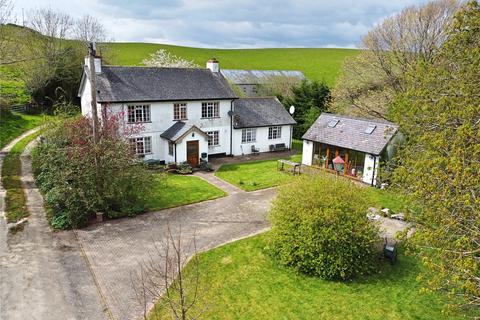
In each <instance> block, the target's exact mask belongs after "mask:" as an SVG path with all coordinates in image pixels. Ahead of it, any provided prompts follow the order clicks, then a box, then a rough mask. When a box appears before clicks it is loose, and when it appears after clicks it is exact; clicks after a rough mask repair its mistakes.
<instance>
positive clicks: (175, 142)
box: [173, 142, 177, 163]
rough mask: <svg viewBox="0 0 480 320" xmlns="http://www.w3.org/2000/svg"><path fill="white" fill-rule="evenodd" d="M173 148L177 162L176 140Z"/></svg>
mask: <svg viewBox="0 0 480 320" xmlns="http://www.w3.org/2000/svg"><path fill="white" fill-rule="evenodd" d="M173 148H174V150H175V163H177V143H176V142H175V143H174V144H173Z"/></svg>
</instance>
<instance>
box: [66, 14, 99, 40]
mask: <svg viewBox="0 0 480 320" xmlns="http://www.w3.org/2000/svg"><path fill="white" fill-rule="evenodd" d="M73 34H74V37H75V39H77V40H80V41H82V42H83V43H84V44H85V45H88V43H90V42H104V41H106V39H107V31H106V30H105V27H104V26H103V25H102V23H101V22H100V20H98V19H97V18H95V17H92V16H90V15H88V14H87V15H84V16H83V17H81V18H80V19H78V20H76V21H75V22H74V26H73Z"/></svg>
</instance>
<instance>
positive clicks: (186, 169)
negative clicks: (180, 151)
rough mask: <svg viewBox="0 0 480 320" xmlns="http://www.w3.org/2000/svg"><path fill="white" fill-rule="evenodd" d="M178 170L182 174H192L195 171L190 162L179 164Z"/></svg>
mask: <svg viewBox="0 0 480 320" xmlns="http://www.w3.org/2000/svg"><path fill="white" fill-rule="evenodd" d="M177 172H178V173H180V174H190V173H192V172H193V170H192V166H190V165H189V164H188V162H182V163H180V164H179V165H178V166H177Z"/></svg>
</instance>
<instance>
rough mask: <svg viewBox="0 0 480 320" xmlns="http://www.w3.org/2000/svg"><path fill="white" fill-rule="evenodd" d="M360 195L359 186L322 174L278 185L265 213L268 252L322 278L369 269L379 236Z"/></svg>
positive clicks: (374, 257)
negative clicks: (276, 192) (274, 196)
mask: <svg viewBox="0 0 480 320" xmlns="http://www.w3.org/2000/svg"><path fill="white" fill-rule="evenodd" d="M364 199H365V194H364V191H363V190H362V188H361V187H360V186H357V185H355V184H353V183H352V182H350V181H348V180H345V179H343V178H338V177H335V176H330V175H326V174H319V175H315V176H312V177H302V178H300V179H298V180H295V181H294V182H293V183H292V184H290V185H288V186H285V187H283V188H281V189H280V190H279V194H278V197H277V199H276V200H275V201H274V203H273V206H272V209H271V211H270V214H269V218H270V221H271V223H272V230H271V232H270V233H269V239H270V241H269V243H270V244H269V246H270V249H271V252H272V254H273V255H274V257H276V258H277V259H278V261H279V262H280V263H281V264H283V265H285V266H289V267H292V268H294V269H295V270H297V271H298V272H301V273H304V274H308V275H314V276H319V277H322V278H325V279H342V280H344V279H349V278H353V277H355V276H359V275H365V274H368V273H371V272H373V271H374V270H375V266H376V261H377V260H378V259H377V256H378V249H376V244H377V243H378V241H379V240H380V239H379V233H378V227H377V226H375V225H374V224H372V223H371V222H369V221H368V219H367V218H366V212H367V208H368V205H367V203H366V201H365V200H364Z"/></svg>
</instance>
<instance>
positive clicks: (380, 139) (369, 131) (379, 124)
mask: <svg viewBox="0 0 480 320" xmlns="http://www.w3.org/2000/svg"><path fill="white" fill-rule="evenodd" d="M397 131H398V126H397V125H396V124H394V123H391V122H388V121H383V120H378V119H376V120H371V119H362V118H356V117H350V116H342V115H337V114H331V113H322V114H321V115H320V117H318V119H317V120H316V121H315V123H314V124H313V125H312V126H311V127H310V128H309V129H308V130H307V132H306V133H305V134H304V135H303V137H302V139H305V140H311V141H316V142H320V143H324V144H328V145H332V146H338V147H342V148H346V149H351V150H357V151H361V152H365V153H370V154H374V155H379V154H380V153H381V152H382V151H383V149H384V148H385V147H386V146H387V144H388V143H389V142H390V140H391V139H392V137H393V136H394V135H395V133H396V132H397Z"/></svg>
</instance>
